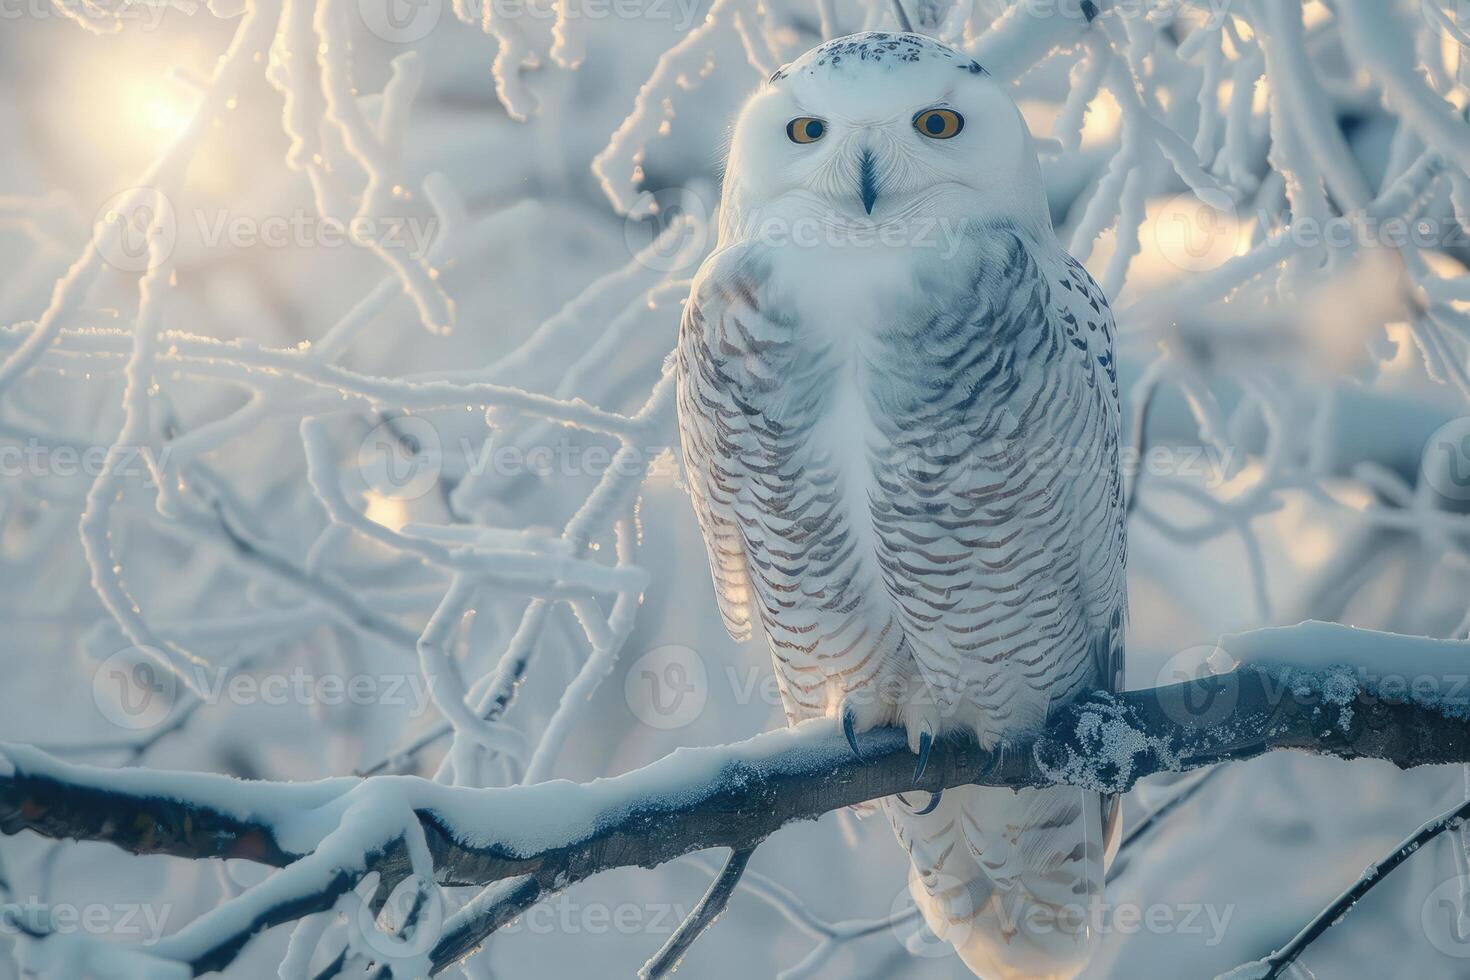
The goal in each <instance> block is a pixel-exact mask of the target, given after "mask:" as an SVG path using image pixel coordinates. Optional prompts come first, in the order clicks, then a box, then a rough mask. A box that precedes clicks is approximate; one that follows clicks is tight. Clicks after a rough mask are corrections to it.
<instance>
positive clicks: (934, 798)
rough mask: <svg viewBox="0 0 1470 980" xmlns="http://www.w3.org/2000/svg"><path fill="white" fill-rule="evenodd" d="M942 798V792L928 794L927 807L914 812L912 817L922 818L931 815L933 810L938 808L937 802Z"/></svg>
mask: <svg viewBox="0 0 1470 980" xmlns="http://www.w3.org/2000/svg"><path fill="white" fill-rule="evenodd" d="M943 798H944V790H940V791H939V792H937V793H930V794H929V805H928V806H926V807H924V809H922V810H915V811H914V816H917V817H923V816H927V815H928V814H931V813H933V812H934V810H935V808H936V807H938V806H939V801H940V800H941V799H943Z"/></svg>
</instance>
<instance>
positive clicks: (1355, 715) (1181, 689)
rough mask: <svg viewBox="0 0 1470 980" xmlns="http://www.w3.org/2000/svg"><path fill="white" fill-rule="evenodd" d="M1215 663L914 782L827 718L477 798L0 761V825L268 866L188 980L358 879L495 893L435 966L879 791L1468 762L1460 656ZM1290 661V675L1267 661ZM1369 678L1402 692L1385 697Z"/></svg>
mask: <svg viewBox="0 0 1470 980" xmlns="http://www.w3.org/2000/svg"><path fill="white" fill-rule="evenodd" d="M1221 649H1222V651H1224V653H1225V654H1226V655H1230V656H1239V657H1241V658H1243V659H1244V661H1245V662H1243V663H1241V664H1240V665H1239V666H1238V667H1236V669H1234V670H1232V671H1229V672H1226V673H1222V674H1212V675H1209V676H1205V677H1202V678H1199V679H1197V680H1191V681H1186V682H1184V683H1180V684H1174V685H1169V686H1166V687H1159V688H1152V689H1147V690H1140V691H1132V692H1128V693H1125V694H1121V695H1109V694H1105V693H1101V692H1099V693H1095V694H1092V695H1089V696H1087V697H1084V698H1082V699H1080V700H1078V701H1077V702H1075V703H1073V704H1071V705H1069V706H1067V707H1066V708H1065V709H1063V710H1061V711H1060V712H1058V713H1057V714H1056V716H1055V717H1054V718H1053V719H1052V720H1051V722H1050V723H1049V725H1048V727H1047V729H1046V731H1045V732H1043V733H1042V734H1041V735H1040V736H1038V737H1037V738H1036V739H1034V740H1032V741H1030V742H1023V743H1016V744H1008V745H1003V746H996V747H995V748H994V749H993V750H990V751H986V750H984V749H982V748H981V747H980V746H978V745H976V744H975V743H974V742H972V741H969V740H962V739H949V740H944V741H942V742H941V743H940V744H938V745H937V746H936V747H935V748H934V750H933V756H932V758H931V759H930V761H929V764H928V767H927V769H926V770H925V772H924V774H923V775H922V777H921V778H920V779H918V780H917V781H916V780H915V778H914V757H913V756H912V754H911V753H910V752H909V751H908V748H907V746H906V743H905V740H904V736H903V734H902V733H901V732H900V731H898V730H896V729H879V730H874V731H871V732H867V733H864V734H862V735H861V736H859V738H858V747H859V749H860V752H861V754H860V755H854V754H853V752H852V750H851V749H850V747H849V746H848V744H847V742H846V740H845V738H844V737H843V735H842V733H841V732H839V731H838V730H837V727H836V726H835V725H834V724H833V723H832V722H830V721H819V722H812V723H808V724H806V725H803V726H800V727H799V728H796V729H793V730H785V731H775V732H768V733H765V734H762V735H758V736H756V737H754V738H752V739H749V740H747V741H744V742H740V743H737V744H733V745H725V746H716V747H708V748H698V749H680V750H678V751H676V752H675V753H673V754H672V755H670V756H668V757H666V758H664V759H661V760H659V761H658V762H655V763H653V764H651V765H648V766H646V767H644V768H642V769H638V770H635V771H633V772H629V773H626V774H624V775H621V776H616V777H612V778H608V779H601V780H597V781H594V782H592V783H587V784H574V783H569V782H565V781H551V782H545V783H538V784H535V785H525V786H517V787H510V788H490V789H475V788H468V787H454V786H446V785H443V784H440V783H435V782H433V781H430V780H424V779H419V778H415V777H402V776H379V777H371V778H366V779H355V778H353V779H349V778H338V779H332V780H327V781H323V782H316V783H304V784H290V783H271V782H245V781H241V780H236V779H233V778H230V777H226V776H213V775H202V774H192V773H190V774H184V773H166V772H157V771H149V770H123V771H116V770H102V769H96V768H92V767H88V766H80V765H73V764H70V763H64V762H61V761H59V760H56V759H55V758H52V757H50V756H47V755H45V754H43V753H40V752H38V751H36V750H34V749H30V748H23V747H16V746H6V747H4V749H3V753H4V758H5V760H6V766H5V769H4V774H3V775H0V828H3V829H4V830H5V831H6V832H7V833H17V832H20V831H22V830H31V831H34V832H36V833H39V834H42V835H46V836H50V837H57V838H76V839H87V840H103V841H108V842H111V843H114V844H116V845H117V846H119V847H122V848H124V849H126V850H129V851H132V852H135V853H164V854H173V855H177V856H184V857H192V858H205V857H216V858H225V857H228V858H245V859H248V860H253V861H257V862H261V863H264V864H269V865H275V866H278V867H282V868H284V869H285V870H284V871H283V872H281V874H280V875H278V876H276V877H273V878H271V879H269V880H268V881H267V882H266V883H265V884H262V885H261V886H258V887H257V888H255V889H252V890H250V891H247V892H246V893H245V894H244V895H242V896H241V897H240V898H239V899H236V900H235V901H234V902H227V903H226V904H225V905H223V906H221V907H220V908H219V909H217V910H215V911H214V912H211V913H208V914H206V915H204V916H203V917H201V918H200V919H199V920H197V921H196V922H194V923H192V924H191V925H189V926H188V927H186V928H185V929H184V930H182V931H181V932H180V933H178V934H177V935H176V936H173V937H171V938H170V939H169V940H168V941H167V942H166V943H165V944H162V945H161V946H160V947H159V949H158V950H157V951H155V955H162V956H165V957H167V956H170V955H173V956H174V957H175V958H178V959H182V960H183V961H185V962H188V963H189V964H190V966H191V969H193V970H194V971H195V972H203V971H205V970H206V969H215V968H218V967H219V966H220V965H222V963H223V962H227V961H228V959H229V957H230V955H232V953H231V951H237V950H238V949H239V947H240V946H241V945H242V944H243V942H244V939H245V938H248V936H249V935H251V934H253V933H254V932H255V931H256V930H258V929H260V928H262V927H263V926H268V925H273V924H278V923H281V922H285V921H291V920H294V919H297V918H300V917H302V916H305V915H308V914H312V913H315V912H320V911H324V910H327V909H330V908H332V907H333V906H334V905H335V904H336V903H337V902H338V901H339V900H341V899H342V898H343V897H344V896H346V895H348V894H350V893H353V889H354V888H356V887H357V886H358V885H359V884H360V883H361V882H362V881H363V879H364V878H366V877H367V876H368V875H369V874H371V873H374V872H378V873H379V874H381V875H382V876H384V877H385V878H387V879H389V880H390V881H394V882H397V881H401V880H403V878H404V876H405V875H408V874H409V873H410V872H413V873H419V874H429V875H431V876H432V881H433V882H434V883H435V884H437V885H439V886H457V885H477V886H490V885H496V884H497V883H502V882H514V883H515V884H514V886H506V885H502V886H500V887H498V888H496V889H495V890H494V891H493V893H492V894H493V896H494V897H493V898H486V899H485V900H484V901H482V902H480V903H478V904H475V903H472V905H471V906H469V907H468V908H467V909H466V910H465V911H464V912H463V913H462V914H461V916H460V917H459V918H458V919H452V920H450V922H449V923H446V927H445V931H444V934H443V935H442V936H441V937H438V939H437V941H436V943H435V944H434V946H433V947H432V949H430V950H428V951H426V952H425V953H424V955H425V956H427V957H428V960H427V961H426V962H428V963H429V964H430V965H431V966H432V968H433V969H434V970H436V971H437V970H439V969H442V968H443V967H445V966H446V965H448V963H450V962H452V961H454V960H455V959H457V958H458V957H459V956H462V955H464V954H465V953H466V952H468V951H469V950H471V949H473V948H475V947H476V946H477V945H478V943H479V942H480V941H482V940H483V939H484V937H485V936H486V935H488V934H489V933H490V932H492V931H494V929H495V928H497V927H498V926H499V925H502V924H503V923H504V922H505V921H507V920H508V919H510V918H514V916H515V915H516V914H519V912H520V911H521V910H523V908H524V899H525V897H526V896H527V895H528V894H530V895H533V896H534V899H533V900H535V899H539V898H544V897H546V896H549V895H551V894H554V893H556V892H559V891H562V890H564V889H566V888H568V887H570V886H572V885H574V884H576V883H578V882H580V881H582V880H584V879H586V878H588V877H591V876H592V875H595V874H598V873H599V872H603V871H608V870H611V869H614V868H620V867H629V866H638V867H654V866H656V865H660V864H663V863H665V862H668V861H671V860H673V859H675V858H678V857H681V856H683V855H686V854H689V853H691V852H694V851H701V850H706V849H709V848H729V849H731V850H733V851H736V852H745V851H749V850H751V849H753V848H755V847H756V846H757V845H759V844H760V843H761V842H762V841H763V840H765V839H766V838H767V837H769V836H770V835H771V834H773V833H775V832H776V831H778V830H780V829H781V828H782V827H783V826H785V825H786V824H788V823H791V822H793V821H798V820H811V819H815V818H817V817H819V816H821V815H822V814H824V813H828V812H830V811H833V810H838V809H841V808H843V807H846V806H852V805H855V804H859V803H864V802H867V801H869V800H874V799H879V798H882V797H887V796H893V795H895V794H898V793H906V792H909V791H920V790H922V791H927V792H931V793H933V792H939V791H941V790H944V789H946V788H949V787H953V786H959V785H962V784H969V783H974V784H980V785H986V786H1005V787H1011V788H1022V787H1037V786H1048V785H1055V784H1064V785H1074V786H1082V787H1086V788H1089V789H1094V790H1099V791H1103V792H1109V793H1122V792H1126V791H1127V790H1129V789H1130V788H1131V787H1132V786H1133V785H1134V784H1135V783H1137V781H1138V780H1140V779H1142V778H1144V777H1146V776H1150V775H1154V774H1156V773H1163V772H1185V771H1189V770H1192V769H1197V768H1200V767H1203V766H1210V765H1214V764H1217V763H1221V762H1230V761H1241V760H1245V759H1250V758H1254V757H1255V756H1258V755H1261V754H1263V753H1266V752H1270V751H1275V750H1282V749H1292V750H1298V751H1305V752H1312V753H1317V754H1321V755H1328V756H1334V757H1337V758H1341V759H1380V760H1384V761H1387V762H1390V763H1392V764H1394V765H1396V766H1398V767H1400V768H1404V769H1408V768H1413V767H1416V766H1423V765H1440V764H1446V763H1467V762H1470V693H1467V692H1466V691H1464V690H1460V689H1456V688H1455V687H1454V676H1455V673H1454V660H1453V658H1455V657H1463V656H1464V652H1465V651H1464V649H1463V644H1461V643H1451V642H1443V641H1412V640H1405V639H1403V638H1399V637H1393V636H1390V635H1387V634H1374V633H1370V632H1366V631H1355V630H1350V629H1346V628H1343V627H1332V626H1326V625H1323V624H1305V625H1303V626H1301V627H1297V628H1295V629H1291V630H1268V631H1259V632H1256V633H1250V634H1242V635H1240V636H1236V637H1228V638H1226V639H1225V640H1224V641H1222V645H1221ZM1292 657H1297V658H1298V659H1299V660H1300V663H1299V664H1297V665H1288V664H1285V663H1283V662H1282V661H1283V660H1286V659H1290V658H1292ZM1375 663H1377V664H1392V665H1394V667H1393V670H1394V671H1395V675H1394V676H1396V677H1397V676H1400V674H1401V673H1402V672H1403V671H1406V670H1408V671H1414V672H1415V680H1414V682H1413V683H1412V684H1411V685H1409V686H1407V687H1405V688H1400V687H1399V686H1398V685H1397V684H1390V683H1388V682H1387V681H1386V680H1385V679H1384V678H1383V677H1382V676H1380V675H1377V674H1375V673H1373V671H1372V668H1373V666H1374V664H1375ZM416 851H417V852H420V854H421V856H420V857H417V858H415V857H414V852H416ZM517 896H519V897H517ZM507 902H509V903H510V905H511V906H513V907H512V908H509V909H508V908H507V906H506V904H505V903H507ZM487 908H488V909H492V910H498V911H487ZM242 928H244V929H246V930H247V931H246V932H245V933H244V934H243V935H242V934H240V933H239V932H238V930H240V929H242ZM170 951H172V953H171V952H170Z"/></svg>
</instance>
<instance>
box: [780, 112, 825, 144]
mask: <svg viewBox="0 0 1470 980" xmlns="http://www.w3.org/2000/svg"><path fill="white" fill-rule="evenodd" d="M826 133H827V124H826V123H824V122H822V120H820V119H818V118H816V117H815V116H797V117H796V118H795V119H793V120H791V121H790V122H789V123H787V124H786V136H787V138H789V139H790V140H791V142H793V143H815V142H816V141H817V140H819V139H821V138H822V137H823V136H825V135H826Z"/></svg>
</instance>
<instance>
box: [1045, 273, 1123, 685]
mask: <svg viewBox="0 0 1470 980" xmlns="http://www.w3.org/2000/svg"><path fill="white" fill-rule="evenodd" d="M1060 258H1061V264H1060V266H1059V267H1058V268H1057V269H1056V271H1055V272H1054V273H1053V275H1052V279H1053V282H1054V285H1053V287H1052V289H1051V297H1052V307H1051V310H1050V316H1051V319H1052V322H1053V323H1054V324H1055V325H1057V326H1058V327H1059V328H1060V329H1061V331H1062V332H1063V334H1064V335H1065V336H1066V337H1067V339H1068V342H1069V343H1071V344H1072V345H1073V346H1074V347H1075V348H1077V349H1078V350H1079V351H1081V352H1082V353H1083V354H1084V355H1085V357H1084V363H1083V364H1082V365H1081V366H1080V367H1081V368H1082V369H1083V373H1084V377H1089V378H1090V381H1091V383H1092V384H1093V385H1096V386H1097V388H1098V389H1099V391H1100V392H1101V393H1102V395H1103V398H1102V399H1101V401H1100V402H1099V409H1100V413H1099V431H1100V434H1101V436H1102V438H1103V439H1104V440H1105V441H1106V442H1108V443H1110V444H1111V445H1112V447H1113V450H1112V452H1113V454H1114V455H1116V453H1117V451H1118V449H1119V448H1121V446H1122V438H1123V436H1122V402H1121V398H1120V393H1119V390H1118V363H1117V353H1116V344H1117V340H1116V337H1117V325H1116V322H1115V321H1114V319H1113V310H1112V307H1111V306H1109V305H1108V299H1107V297H1106V296H1105V295H1103V291H1102V288H1101V287H1099V286H1098V284H1097V282H1096V281H1095V280H1094V279H1093V278H1092V276H1091V274H1089V273H1088V271H1087V269H1085V268H1084V267H1083V265H1082V263H1080V262H1078V261H1077V260H1076V259H1074V258H1072V256H1070V255H1066V254H1065V253H1064V254H1062V255H1061V257H1060ZM1104 477H1105V479H1104V481H1103V482H1104V484H1105V487H1106V491H1107V492H1106V493H1105V494H1101V495H1099V505H1100V511H1099V513H1098V518H1097V520H1096V521H1095V522H1094V523H1095V524H1096V527H1097V530H1098V532H1099V533H1098V536H1097V537H1098V540H1097V541H1096V542H1095V543H1094V547H1097V548H1102V549H1110V550H1111V552H1112V553H1113V554H1115V555H1116V569H1117V572H1118V574H1117V576H1116V578H1113V577H1111V576H1110V577H1109V581H1108V588H1106V589H1105V590H1104V591H1103V593H1102V600H1103V601H1102V603H1101V605H1102V608H1103V609H1104V610H1106V611H1107V612H1108V613H1109V615H1108V622H1107V623H1106V625H1105V626H1104V627H1103V628H1102V630H1101V631H1100V632H1099V634H1098V635H1097V637H1096V639H1095V641H1094V642H1095V654H1094V661H1095V663H1096V670H1097V679H1096V681H1095V684H1096V686H1097V687H1100V688H1102V689H1103V690H1107V691H1114V692H1116V691H1121V690H1122V689H1123V677H1124V660H1123V635H1124V632H1125V630H1126V628H1127V619H1128V609H1127V605H1128V603H1127V593H1126V582H1125V579H1124V578H1123V575H1122V569H1123V567H1124V566H1126V564H1127V560H1128V539H1127V535H1126V533H1125V532H1126V527H1125V524H1126V520H1127V506H1126V503H1125V500H1124V486H1123V479H1122V473H1121V472H1120V471H1118V470H1110V471H1109V472H1108V473H1106V474H1104Z"/></svg>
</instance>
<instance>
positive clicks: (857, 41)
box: [771, 31, 988, 82]
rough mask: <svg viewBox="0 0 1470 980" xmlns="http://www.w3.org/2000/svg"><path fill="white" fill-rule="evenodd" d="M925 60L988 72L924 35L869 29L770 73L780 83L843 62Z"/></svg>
mask: <svg viewBox="0 0 1470 980" xmlns="http://www.w3.org/2000/svg"><path fill="white" fill-rule="evenodd" d="M923 61H949V62H952V63H953V64H954V67H956V68H958V69H959V70H961V71H967V72H970V73H971V74H974V75H982V74H988V73H987V72H986V71H985V69H984V68H982V67H981V66H980V63H979V62H978V61H975V60H974V59H973V58H970V57H968V56H967V55H963V54H961V53H960V52H958V51H956V50H955V49H953V48H951V47H949V46H948V45H944V44H940V43H939V42H938V41H936V40H934V39H933V38H929V37H925V36H924V35H922V34H894V33H889V32H886V31H869V32H867V33H865V34H849V35H848V36H846V37H839V38H834V39H832V40H831V41H827V42H825V43H823V44H821V45H819V46H817V47H815V48H813V49H812V50H810V51H808V52H807V53H806V54H804V55H802V56H801V57H800V58H797V59H796V60H795V61H793V62H791V63H790V64H789V65H782V66H781V67H780V68H779V69H777V70H776V73H775V74H773V75H772V76H771V81H772V82H778V81H780V80H781V79H783V78H786V77H787V76H788V75H791V74H794V73H796V72H799V71H807V70H815V69H817V68H839V67H840V66H842V65H843V64H849V65H851V64H852V63H860V64H870V65H874V64H884V63H886V64H888V65H889V66H890V67H892V68H898V67H901V66H902V65H905V64H918V63H919V62H923Z"/></svg>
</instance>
